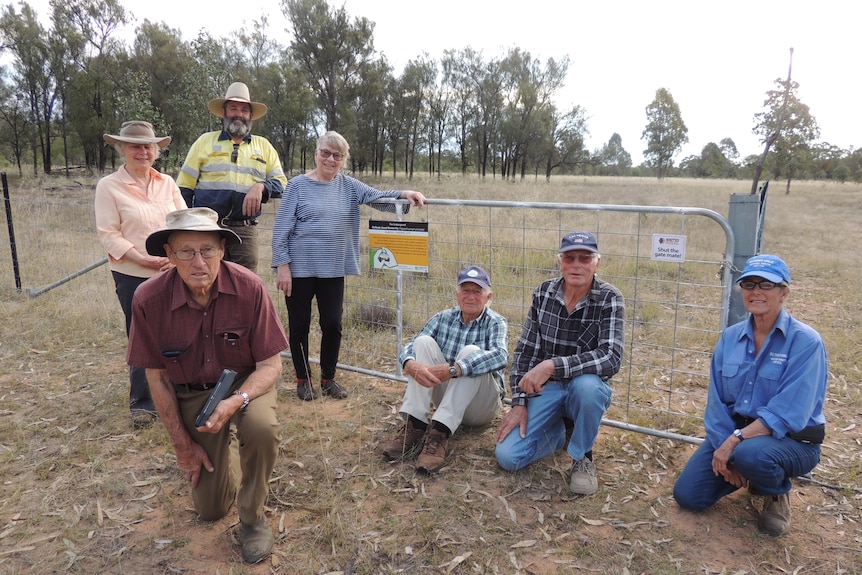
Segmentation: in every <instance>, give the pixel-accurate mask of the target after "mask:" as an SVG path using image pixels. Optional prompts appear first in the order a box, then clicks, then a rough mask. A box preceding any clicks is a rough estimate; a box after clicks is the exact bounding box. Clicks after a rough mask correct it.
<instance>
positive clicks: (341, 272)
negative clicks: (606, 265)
mask: <svg viewBox="0 0 862 575" xmlns="http://www.w3.org/2000/svg"><path fill="white" fill-rule="evenodd" d="M209 109H210V111H211V112H212V113H213V114H216V115H219V116H220V117H221V118H222V129H221V130H219V131H216V132H210V133H206V134H203V135H202V136H201V137H200V138H199V139H198V140H197V141H196V142H195V143H194V145H193V146H192V148H191V149H190V151H189V154H188V156H187V158H186V161H185V163H184V164H183V167H182V170H181V173H180V176H179V177H178V179H177V182H176V183H174V181H173V180H172V179H171V178H170V177H168V176H166V175H164V174H161V173H160V172H158V171H157V170H155V169H154V168H153V163H154V161H155V160H156V159H157V158H158V156H159V151H160V150H161V149H162V148H164V147H165V146H166V145H167V144H168V143H169V142H170V138H169V137H167V136H163V137H158V136H156V135H155V133H154V130H153V127H152V126H151V125H150V124H148V123H147V122H142V121H132V122H126V123H125V124H123V126H122V127H121V130H120V133H119V134H118V135H111V134H106V135H105V141H106V142H107V143H109V144H111V145H113V146H115V148H116V149H117V151H118V153H119V154H120V155H121V156H122V157H123V159H124V163H123V165H122V166H121V167H120V168H119V169H118V170H117V171H116V172H115V173H113V174H111V175H109V176H106V177H104V178H102V179H101V180H100V182H99V183H98V185H97V188H96V198H95V211H96V223H97V228H98V232H99V236H100V238H101V240H102V242H103V244H104V246H105V249H106V250H107V252H108V255H109V261H110V264H111V271H112V274H113V277H114V281H115V285H116V291H117V296H118V299H119V301H120V304H121V307H122V309H123V312H124V315H125V319H126V333H127V335H128V338H129V345H128V352H127V363H128V364H129V366H130V400H129V406H130V409H131V412H132V417H133V421H134V424H135V425H136V426H138V427H142V426H145V425H148V424H149V423H152V421H153V420H155V419H156V418H158V419H160V420H161V421H162V423H163V424H164V426H165V428H166V429H167V431H168V434H169V436H170V439H171V442H172V444H173V446H174V449H175V451H176V457H177V465H178V467H179V469H180V471H181V472H182V473H183V474H184V476H185V478H186V479H187V480H188V481H189V482H190V484H191V486H192V494H193V500H194V504H195V509H196V511H197V512H198V514H199V515H200V517H201V518H202V519H204V520H217V519H219V518H221V517H224V516H225V515H226V514H227V513H228V511H229V510H230V508H231V506H232V505H233V504H234V503H236V505H237V510H238V514H239V518H240V527H239V530H238V537H239V540H240V542H241V544H242V555H243V558H244V560H245V561H246V562H248V563H256V562H258V561H260V560H262V559H263V558H265V557H267V556H268V555H269V554H270V553H271V551H272V547H273V544H274V536H273V533H272V530H271V528H270V527H269V525H268V522H267V519H266V517H265V514H264V503H265V501H266V497H267V493H268V480H269V477H270V475H271V473H272V471H273V468H274V466H275V460H276V455H277V452H278V443H279V439H280V432H279V425H278V421H277V417H276V383H277V381H278V380H279V379H280V378H281V376H282V363H281V353H282V352H283V351H284V350H285V349H287V348H288V347H289V349H290V353H291V356H292V359H293V366H294V370H295V373H296V384H297V395H298V397H299V398H300V399H302V400H306V401H309V400H313V399H315V398H317V397H318V396H319V393H318V390H317V389H316V388H315V386H314V384H313V383H312V378H311V374H310V372H309V369H308V334H309V329H310V322H311V304H312V300H313V299H316V300H317V307H318V311H319V317H320V327H321V333H322V339H321V350H320V372H321V374H320V375H321V379H320V392H322V393H323V394H324V395H327V396H329V397H332V398H335V399H343V398H345V397H347V395H348V391H347V390H346V388H345V387H344V386H343V385H342V384H340V383H339V382H338V381H336V379H335V370H336V364H337V361H338V354H339V349H340V345H341V336H342V325H341V315H342V308H343V301H344V278H345V276H347V275H355V274H358V273H359V270H360V267H359V239H358V238H359V206H360V205H361V204H371V205H372V206H374V207H376V208H378V209H384V210H386V209H394V207H393V206H392V204H391V203H387V202H384V203H378V204H376V205H375V202H377V201H378V200H380V199H381V198H402V199H406V200H408V201H409V203H410V204H411V205H415V206H422V205H424V203H425V197H424V196H423V195H422V194H421V193H420V192H417V191H413V190H406V191H399V190H391V191H388V192H383V191H380V190H376V189H374V188H372V187H370V186H367V185H365V184H363V183H362V182H360V181H358V180H356V179H354V178H352V177H349V176H346V175H344V174H342V173H341V168H342V167H343V165H344V162H345V161H346V160H347V159H348V157H349V146H348V143H347V142H346V140H345V139H344V138H343V137H342V136H341V135H339V134H337V133H335V132H327V133H326V134H325V135H324V136H322V137H321V138H320V139H319V140H318V142H317V146H316V149H315V151H314V158H315V167H314V169H313V170H312V171H311V172H309V173H307V174H303V175H300V176H297V177H295V178H292V179H291V180H290V181H289V182H288V181H287V180H286V178H285V176H284V172H283V171H282V168H281V164H280V162H279V159H278V154H277V153H276V152H275V150H274V149H273V148H272V146H271V145H270V144H269V142H267V141H266V140H265V139H264V138H261V137H259V136H254V135H252V134H251V127H252V122H253V120H255V119H258V118H260V117H261V116H263V115H264V114H265V113H266V106H265V105H264V104H262V103H259V102H253V101H252V100H251V99H250V97H249V92H248V88H247V86H245V84H242V83H234V84H232V85H231V86H230V87H229V88H228V90H227V93H226V95H225V97H224V98H216V99H214V100H212V101H211V102H210V104H209ZM274 197H282V201H281V204H280V206H279V209H278V213H277V216H276V220H275V225H274V228H273V240H272V250H273V257H272V267H273V268H274V269H275V270H277V279H276V287H277V289H278V290H279V291H281V292H283V293H284V295H285V302H286V306H287V310H288V321H289V328H288V334H289V335H288V336H286V335H285V333H284V329H283V327H282V324H281V320H280V318H279V316H278V313H277V311H276V309H275V306H274V304H273V302H272V300H271V298H270V297H269V295H268V292H267V289H266V287H265V285H264V284H263V282H262V280H261V279H260V277H259V276H258V275H257V274H256V267H257V262H258V258H257V250H258V246H257V239H256V238H257V225H258V218H259V217H260V214H261V209H262V205H263V204H264V203H266V202H267V201H268V200H269V199H270V198H274ZM601 259H602V258H601V254H600V252H599V248H598V242H597V240H596V237H595V236H594V235H593V234H592V233H590V232H588V231H575V232H571V233H569V234H566V235H565V236H564V237H563V238H562V239H561V242H560V246H559V249H558V250H557V266H558V268H559V272H560V273H559V275H558V277H555V278H553V279H549V280H547V281H544V282H543V283H542V284H541V285H539V286H538V287H537V288H536V289H535V291H534V292H533V297H532V303H531V306H530V309H529V312H528V314H527V317H526V318H525V320H524V323H523V327H522V330H521V334H520V337H519V339H518V343H517V345H516V346H515V349H514V353H513V356H512V361H511V368H509V387H510V389H511V394H512V395H511V405H512V407H511V409H510V410H508V411H507V412H506V413H505V415H504V416H503V417H502V419H501V421H500V423H499V427H498V430H497V433H496V450H495V456H496V459H497V462H498V464H499V466H500V467H501V468H502V469H504V470H506V471H516V470H519V469H522V468H524V467H526V466H528V465H529V464H531V463H533V462H535V461H537V460H539V459H541V458H543V457H546V456H548V455H550V454H552V453H554V452H556V451H558V450H561V449H565V450H566V452H567V453H568V455H569V456H570V457H571V459H572V467H571V473H570V476H569V487H570V490H571V491H572V492H573V493H576V494H581V495H590V494H592V493H595V492H596V490H597V489H598V481H597V474H596V466H595V464H594V457H593V446H594V444H595V442H596V439H597V437H598V433H599V428H600V424H601V421H602V418H603V416H604V413H605V411H606V410H607V409H608V408H609V406H610V404H611V399H612V396H613V390H612V387H611V384H610V379H611V378H612V376H614V375H615V374H616V373H617V372H618V371H619V369H620V365H621V361H622V355H623V345H624V338H623V329H624V314H625V303H624V298H623V296H622V294H621V292H620V291H619V290H618V289H617V288H616V287H614V286H613V285H611V284H609V283H607V282H605V281H603V280H602V279H600V278H599V277H598V275H597V272H598V269H599V266H600V264H601ZM789 284H790V273H789V270H788V269H787V266H786V264H784V262H783V261H782V260H781V259H780V258H778V257H777V256H766V255H764V256H756V257H754V258H751V259H750V260H749V262H748V264H747V265H746V268H745V270H744V271H743V273H742V274H741V275H740V277H739V279H738V281H737V285H738V286H739V287H740V289H741V291H742V294H743V296H744V297H743V299H744V302H745V306H746V309H747V310H748V312H749V314H750V316H749V319H747V320H745V321H743V322H740V323H739V324H736V325H734V326H732V327H730V328H728V329H727V330H725V332H724V333H723V334H722V336H721V339H720V340H719V342H718V344H717V346H716V349H715V353H714V355H713V360H712V366H711V378H710V385H709V399H708V404H707V409H706V415H705V418H704V419H705V425H706V431H707V437H706V440H705V441H704V442H703V444H702V445H701V446H700V448H699V449H698V450H697V451H696V452H695V454H694V455H693V456H692V457H691V459H690V460H689V462H688V464H687V465H686V466H685V469H684V470H683V471H682V474H681V475H680V478H679V480H678V482H677V484H676V486H675V488H674V497H675V498H676V500H677V501H678V502H679V504H680V505H681V506H682V507H684V508H687V509H694V510H700V509H705V508H707V507H710V506H711V505H713V504H714V503H715V502H716V501H718V500H719V499H720V498H721V497H724V496H725V495H728V494H729V493H732V492H734V491H736V490H737V489H740V488H744V487H748V488H749V490H751V491H752V492H753V493H756V494H759V495H762V496H763V497H764V499H765V503H764V509H763V511H762V512H761V515H760V521H759V526H760V528H761V530H762V531H764V532H766V533H769V534H772V535H781V534H784V533H786V532H787V530H788V529H789V525H790V503H789V496H788V493H789V491H790V489H791V483H790V480H791V478H792V477H797V476H799V475H803V474H805V473H807V472H809V471H810V470H811V469H813V468H814V466H815V465H817V463H818V462H819V458H820V443H821V442H822V440H823V435H824V424H825V419H824V417H823V412H822V407H823V401H824V398H825V387H826V352H825V347H824V345H823V342H822V340H821V339H820V337H819V335H818V334H817V332H816V331H814V330H813V329H812V328H810V327H808V326H807V325H805V324H803V323H801V322H799V321H797V320H795V319H794V318H792V317H791V316H790V315H789V314H788V313H787V312H786V311H784V310H783V302H784V299H785V298H786V297H787V295H788V293H789ZM491 285H492V283H491V278H490V276H489V274H488V273H487V271H486V270H484V269H483V268H481V267H479V266H475V265H471V266H468V267H466V268H464V269H462V270H460V271H459V273H458V276H457V279H456V282H455V300H456V302H457V305H455V306H453V307H451V308H449V309H445V310H442V311H440V312H439V313H437V314H435V315H434V316H433V317H431V318H430V319H429V320H428V322H427V323H426V324H425V326H424V327H423V328H422V330H421V331H420V332H419V333H418V334H417V335H416V337H415V338H413V339H412V340H411V341H410V342H408V343H407V344H406V345H405V346H404V347H403V349H402V351H401V354H400V358H399V359H400V362H401V365H402V368H403V372H404V373H405V374H406V375H407V387H406V392H405V394H404V399H403V402H402V405H401V409H400V413H401V414H402V416H403V418H404V424H403V426H401V428H400V429H399V430H398V432H397V433H396V434H395V436H394V437H392V438H391V439H390V440H388V441H384V442H382V445H381V453H382V455H383V457H385V458H386V459H388V460H391V461H396V460H404V459H407V458H411V457H414V456H415V457H416V469H417V471H420V472H424V473H434V472H436V471H438V470H440V469H441V468H442V467H444V466H445V465H446V461H447V460H446V457H447V453H448V451H449V440H450V438H451V436H452V435H453V434H454V433H455V432H456V430H457V429H458V428H459V427H460V426H461V425H462V424H463V425H467V426H484V425H488V424H490V423H491V422H492V421H494V420H495V419H496V418H497V417H498V416H499V414H500V412H501V410H502V404H503V402H502V400H503V398H504V397H505V395H506V386H505V383H504V381H505V371H506V369H507V366H508V365H509V351H508V343H507V342H508V339H507V322H506V319H505V317H503V316H502V315H500V314H499V313H497V312H495V311H493V310H492V309H491V308H490V302H491V299H492V296H493V292H492V289H491ZM226 370H229V371H230V372H234V373H235V379H234V381H233V383H232V386H231V388H230V392H229V394H228V395H227V396H226V397H225V399H223V400H222V401H220V402H219V403H218V404H217V406H216V408H215V410H214V411H213V412H212V414H211V415H210V416H209V418H208V419H206V421H204V422H203V423H201V422H196V419H197V418H198V414H199V413H200V412H201V409H202V407H203V406H204V404H205V403H206V402H207V399H208V398H209V396H210V394H211V393H212V390H213V387H214V386H215V385H216V382H217V381H218V380H219V378H220V377H221V376H222V374H223V373H225V372H226ZM198 423H200V425H198ZM232 441H237V442H238V446H239V449H238V451H239V457H238V458H237V457H232V456H231V452H232V450H231V442H232Z"/></svg>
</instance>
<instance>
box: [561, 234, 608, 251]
mask: <svg viewBox="0 0 862 575" xmlns="http://www.w3.org/2000/svg"><path fill="white" fill-rule="evenodd" d="M572 250H584V251H587V252H593V253H594V254H597V253H599V243H598V242H597V241H596V236H594V235H593V234H591V233H590V232H569V233H567V234H566V235H564V236H563V239H562V240H560V251H559V253H561V254H562V253H564V252H569V251H572Z"/></svg>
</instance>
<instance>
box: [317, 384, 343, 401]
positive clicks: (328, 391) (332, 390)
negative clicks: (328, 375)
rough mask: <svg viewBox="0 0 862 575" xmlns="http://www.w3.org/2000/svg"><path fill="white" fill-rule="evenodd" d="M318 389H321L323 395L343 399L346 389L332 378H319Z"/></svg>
mask: <svg viewBox="0 0 862 575" xmlns="http://www.w3.org/2000/svg"><path fill="white" fill-rule="evenodd" d="M320 389H322V390H323V395H328V396H329V397H331V398H332V399H344V398H345V397H347V390H346V389H344V388H343V387H342V386H341V384H340V383H338V382H337V381H335V380H334V379H321V380H320Z"/></svg>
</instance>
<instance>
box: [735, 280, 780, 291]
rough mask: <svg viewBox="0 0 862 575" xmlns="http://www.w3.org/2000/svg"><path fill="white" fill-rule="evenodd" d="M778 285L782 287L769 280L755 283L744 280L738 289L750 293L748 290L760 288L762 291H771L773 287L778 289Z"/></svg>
mask: <svg viewBox="0 0 862 575" xmlns="http://www.w3.org/2000/svg"><path fill="white" fill-rule="evenodd" d="M780 285H782V284H777V283H775V282H771V281H769V280H761V281H759V282H755V281H751V280H745V281H741V282H739V287H741V288H742V289H744V290H745V291H750V290H753V289H754V288H760V289H762V290H763V291H769V290H771V289H773V288H775V287H778V286H780Z"/></svg>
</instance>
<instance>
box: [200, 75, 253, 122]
mask: <svg viewBox="0 0 862 575" xmlns="http://www.w3.org/2000/svg"><path fill="white" fill-rule="evenodd" d="M231 100H233V101H234V102H245V103H246V104H249V105H250V106H251V119H252V120H257V119H258V118H262V117H264V116H265V115H266V104H264V103H262V102H252V101H251V96H250V95H249V93H248V86H246V85H245V84H243V83H242V82H234V83H233V84H231V85H230V86H228V88H227V92H226V93H225V95H224V98H214V99H212V100H210V103H209V105H207V108H208V109H209V111H210V112H212V113H213V114H215V115H216V116H218V117H219V118H221V113H222V108H223V107H224V103H225V102H228V101H231Z"/></svg>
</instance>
